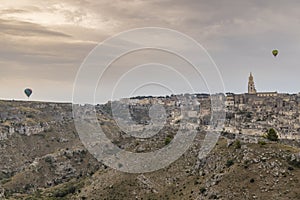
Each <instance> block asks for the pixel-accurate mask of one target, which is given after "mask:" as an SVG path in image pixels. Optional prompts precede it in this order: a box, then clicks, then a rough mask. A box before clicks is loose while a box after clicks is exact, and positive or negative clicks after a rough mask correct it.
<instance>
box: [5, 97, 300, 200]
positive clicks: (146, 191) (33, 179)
mask: <svg viewBox="0 0 300 200" xmlns="http://www.w3.org/2000/svg"><path fill="white" fill-rule="evenodd" d="M97 111H98V112H97V113H98V119H99V121H100V124H101V126H102V128H103V130H105V132H106V134H107V135H108V137H109V138H110V139H111V140H112V141H113V142H114V143H115V144H117V145H118V146H119V147H121V148H123V149H126V150H130V151H133V152H146V151H153V150H154V149H158V148H161V147H163V146H164V145H167V144H168V140H167V138H168V139H170V140H171V139H172V138H173V136H174V134H175V130H176V127H172V126H166V127H165V128H164V129H163V131H162V133H160V134H158V135H157V136H156V137H155V138H154V139H151V140H150V141H140V140H137V139H134V138H130V137H127V136H125V134H124V133H123V132H122V131H121V130H119V129H118V128H117V126H116V124H115V123H114V121H113V120H112V119H111V115H110V113H109V107H108V106H107V105H102V106H98V110H97ZM141 113H143V112H142V111H140V110H139V111H138V115H136V116H135V118H137V119H136V121H140V122H141V123H145V121H147V117H145V116H144V115H145V114H143V116H142V117H138V116H139V115H141ZM202 140H203V134H202V132H199V134H197V136H196V138H195V140H194V143H193V145H192V146H191V147H190V149H189V150H188V151H187V152H186V153H185V154H184V155H183V156H181V157H180V159H178V160H177V161H175V162H174V163H172V164H171V165H170V166H168V167H167V168H164V169H161V170H158V171H155V172H151V173H144V174H129V173H124V172H120V171H117V170H114V169H111V168H109V167H107V166H105V165H104V164H101V163H99V162H97V160H96V159H95V158H94V157H93V156H92V155H91V154H90V153H89V152H88V151H87V150H86V149H85V147H84V146H83V145H82V143H81V141H80V140H79V137H78V135H77V132H76V130H75V127H74V122H73V118H72V106H71V105H70V104H58V103H44V102H17V101H0V152H1V157H0V199H95V200H97V199H107V200H109V199H144V200H145V199H170V200H173V199H180V200H181V199H193V200H194V199H282V200H286V199H300V189H299V188H300V182H299V181H300V180H299V179H300V178H299V177H300V176H299V175H300V154H299V152H300V149H299V147H297V146H298V145H297V144H298V141H289V140H285V141H278V142H271V141H268V140H266V139H264V138H262V137H258V136H247V135H243V134H237V135H235V134H228V133H224V134H223V136H222V137H220V139H219V141H218V143H217V145H216V146H215V148H214V149H213V150H212V151H211V152H210V154H209V155H208V156H207V157H206V158H205V159H201V160H199V159H198V151H199V148H200V146H201V141H202Z"/></svg>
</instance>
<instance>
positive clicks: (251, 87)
mask: <svg viewBox="0 0 300 200" xmlns="http://www.w3.org/2000/svg"><path fill="white" fill-rule="evenodd" d="M248 94H251V95H256V96H257V97H277V96H278V93H277V92H257V91H256V89H255V84H254V79H253V75H252V73H250V76H249V80H248Z"/></svg>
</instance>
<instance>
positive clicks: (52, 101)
mask: <svg viewBox="0 0 300 200" xmlns="http://www.w3.org/2000/svg"><path fill="white" fill-rule="evenodd" d="M261 92H262V93H264V92H277V93H278V94H287V95H298V94H300V91H299V92H296V93H288V92H278V91H258V92H257V93H261ZM184 94H189V95H197V94H200V95H213V94H224V95H225V96H226V94H235V95H242V94H248V93H247V92H244V93H235V92H225V93H212V94H209V93H198V92H197V93H180V94H168V95H164V96H163V95H138V96H131V97H123V98H119V99H115V100H113V101H120V100H121V99H132V98H138V97H144V98H149V97H153V98H159V97H162V98H166V97H167V96H169V97H170V96H171V95H174V96H179V95H184ZM0 101H12V102H14V101H16V102H38V103H39V102H40V103H62V104H73V102H72V101H67V100H66V101H60V100H45V99H31V98H29V99H25V98H24V99H9V98H0ZM109 101H111V100H108V101H106V102H95V104H93V105H97V104H106V103H108V102H109ZM75 104H77V103H75ZM79 104H80V103H79ZM86 104H91V103H88V102H87V103H86Z"/></svg>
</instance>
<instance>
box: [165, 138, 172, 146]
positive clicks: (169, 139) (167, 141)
mask: <svg viewBox="0 0 300 200" xmlns="http://www.w3.org/2000/svg"><path fill="white" fill-rule="evenodd" d="M171 141H172V139H171V138H170V137H166V139H165V145H168V144H170V142H171Z"/></svg>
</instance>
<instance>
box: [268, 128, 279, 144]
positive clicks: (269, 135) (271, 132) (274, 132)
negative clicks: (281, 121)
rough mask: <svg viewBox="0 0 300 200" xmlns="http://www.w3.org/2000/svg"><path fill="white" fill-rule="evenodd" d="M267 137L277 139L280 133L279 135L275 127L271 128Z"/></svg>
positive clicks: (272, 139)
mask: <svg viewBox="0 0 300 200" xmlns="http://www.w3.org/2000/svg"><path fill="white" fill-rule="evenodd" d="M267 138H268V139H269V140H271V141H277V140H278V135H277V133H276V131H275V130H274V129H273V128H270V129H269V130H268V133H267Z"/></svg>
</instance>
